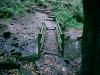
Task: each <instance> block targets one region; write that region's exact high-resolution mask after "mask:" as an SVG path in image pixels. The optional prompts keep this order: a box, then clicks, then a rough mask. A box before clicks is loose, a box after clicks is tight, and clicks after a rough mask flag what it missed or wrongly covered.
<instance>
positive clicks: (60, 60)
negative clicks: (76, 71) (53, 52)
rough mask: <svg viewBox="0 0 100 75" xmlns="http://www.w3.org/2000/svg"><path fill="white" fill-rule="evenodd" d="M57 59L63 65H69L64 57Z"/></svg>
mask: <svg viewBox="0 0 100 75" xmlns="http://www.w3.org/2000/svg"><path fill="white" fill-rule="evenodd" d="M56 61H57V62H59V63H60V64H61V65H65V66H66V65H67V63H66V62H65V61H64V59H63V58H56Z"/></svg>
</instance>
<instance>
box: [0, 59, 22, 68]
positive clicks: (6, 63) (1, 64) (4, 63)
mask: <svg viewBox="0 0 100 75" xmlns="http://www.w3.org/2000/svg"><path fill="white" fill-rule="evenodd" d="M20 66H21V64H20V63H18V62H15V61H13V60H11V59H9V58H7V57H6V58H3V59H2V60H1V61H0V69H19V68H20Z"/></svg>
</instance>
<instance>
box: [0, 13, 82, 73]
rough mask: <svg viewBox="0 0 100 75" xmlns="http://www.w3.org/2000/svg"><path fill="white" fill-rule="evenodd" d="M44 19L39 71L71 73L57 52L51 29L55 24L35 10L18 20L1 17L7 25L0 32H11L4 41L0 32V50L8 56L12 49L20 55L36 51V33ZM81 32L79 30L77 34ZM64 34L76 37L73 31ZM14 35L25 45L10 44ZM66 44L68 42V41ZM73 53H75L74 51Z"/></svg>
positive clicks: (55, 40) (0, 21)
mask: <svg viewBox="0 0 100 75" xmlns="http://www.w3.org/2000/svg"><path fill="white" fill-rule="evenodd" d="M44 19H47V21H46V25H47V28H48V30H47V31H46V37H45V44H44V50H45V53H43V55H42V58H41V60H39V63H41V62H42V65H41V66H39V67H38V68H39V71H40V73H41V74H43V75H71V71H70V68H68V64H66V63H65V61H64V60H65V59H63V58H61V54H60V52H58V44H57V37H56V32H55V30H52V28H55V25H56V24H55V22H53V21H48V20H49V19H48V15H47V14H44V13H40V12H36V14H35V15H34V14H31V13H30V14H27V15H26V16H25V17H21V18H19V19H18V20H10V21H5V20H3V19H0V23H1V24H6V25H8V29H3V30H1V31H0V32H4V31H5V30H10V31H11V33H12V35H11V38H10V39H8V40H6V42H3V41H2V40H5V39H3V38H2V36H1V35H2V33H0V48H1V47H3V48H2V50H5V51H7V52H8V53H9V54H8V56H9V57H10V56H11V54H10V52H11V50H13V49H15V50H18V51H20V52H21V53H22V56H28V55H32V54H34V53H38V47H37V46H38V44H37V35H38V33H39V29H40V27H41V25H42V22H43V21H44ZM50 20H51V19H50ZM81 33H82V32H80V33H79V34H81ZM65 34H66V35H70V36H73V34H74V35H75V38H76V37H77V33H76V32H75V31H72V32H68V33H65ZM14 35H15V36H17V37H18V39H17V40H16V41H18V43H19V44H22V43H24V44H25V46H23V47H22V48H20V47H14V46H11V43H12V42H13V41H14V40H13V36H14ZM72 38H73V37H72ZM68 44H70V42H69V43H68ZM66 45H67V44H66ZM74 45H75V44H74ZM72 46H73V45H70V47H72ZM66 47H67V46H66ZM68 48H69V47H68ZM21 49H23V50H21ZM0 50H1V49H0ZM65 50H67V49H65ZM71 50H72V48H71V49H70V51H71ZM70 51H69V53H68V50H67V53H68V54H69V55H70V53H71V52H70ZM74 51H75V50H74ZM75 52H76V51H75ZM65 54H66V53H65ZM73 54H74V55H75V53H73ZM22 67H24V66H22ZM28 67H29V66H26V68H28ZM33 68H34V67H33ZM24 69H25V68H24ZM29 72H33V70H31V71H30V70H29Z"/></svg>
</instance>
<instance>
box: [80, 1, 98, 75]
mask: <svg viewBox="0 0 100 75" xmlns="http://www.w3.org/2000/svg"><path fill="white" fill-rule="evenodd" d="M99 7H100V2H99V0H83V9H84V28H83V36H82V44H81V47H82V50H81V52H82V64H81V69H80V72H79V75H100V8H99Z"/></svg>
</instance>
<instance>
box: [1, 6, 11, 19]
mask: <svg viewBox="0 0 100 75" xmlns="http://www.w3.org/2000/svg"><path fill="white" fill-rule="evenodd" d="M12 12H13V11H12V9H11V8H7V7H2V8H0V13H1V14H0V17H1V18H8V17H11V16H12V15H13V14H12Z"/></svg>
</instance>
